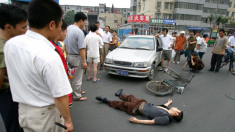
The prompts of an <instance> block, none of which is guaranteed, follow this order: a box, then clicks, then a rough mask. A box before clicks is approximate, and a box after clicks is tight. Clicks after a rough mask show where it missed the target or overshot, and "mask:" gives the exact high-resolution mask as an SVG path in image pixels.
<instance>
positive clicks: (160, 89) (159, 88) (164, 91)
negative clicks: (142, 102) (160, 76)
mask: <svg viewBox="0 0 235 132" xmlns="http://www.w3.org/2000/svg"><path fill="white" fill-rule="evenodd" d="M146 88H147V89H148V91H150V92H152V93H154V94H156V95H158V96H165V95H168V94H170V93H171V92H172V89H171V86H169V85H168V84H166V83H165V82H161V81H150V82H148V83H147V84H146Z"/></svg>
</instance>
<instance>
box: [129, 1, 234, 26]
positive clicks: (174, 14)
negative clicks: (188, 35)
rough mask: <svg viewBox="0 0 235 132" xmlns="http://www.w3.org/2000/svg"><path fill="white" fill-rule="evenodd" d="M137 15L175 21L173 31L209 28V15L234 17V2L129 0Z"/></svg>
mask: <svg viewBox="0 0 235 132" xmlns="http://www.w3.org/2000/svg"><path fill="white" fill-rule="evenodd" d="M131 2H134V3H133V4H131V6H132V7H131V8H133V9H134V7H135V2H136V14H137V15H149V16H151V18H156V19H174V20H176V23H174V24H175V29H176V30H185V27H210V22H209V20H208V16H209V15H211V13H216V14H222V15H223V16H224V17H225V16H233V17H235V0H131ZM132 12H133V13H134V11H132Z"/></svg>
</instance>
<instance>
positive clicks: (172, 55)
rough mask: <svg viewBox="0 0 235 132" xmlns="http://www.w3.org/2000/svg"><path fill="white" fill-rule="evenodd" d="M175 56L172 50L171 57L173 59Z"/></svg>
mask: <svg viewBox="0 0 235 132" xmlns="http://www.w3.org/2000/svg"><path fill="white" fill-rule="evenodd" d="M175 54H176V52H175V50H172V54H171V57H172V58H174V57H175Z"/></svg>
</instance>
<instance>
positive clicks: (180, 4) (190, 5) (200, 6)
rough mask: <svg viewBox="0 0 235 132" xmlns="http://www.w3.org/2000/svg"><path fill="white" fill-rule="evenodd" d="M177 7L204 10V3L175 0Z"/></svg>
mask: <svg viewBox="0 0 235 132" xmlns="http://www.w3.org/2000/svg"><path fill="white" fill-rule="evenodd" d="M175 8H184V9H192V10H203V4H195V3H186V2H175Z"/></svg>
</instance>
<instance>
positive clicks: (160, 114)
mask: <svg viewBox="0 0 235 132" xmlns="http://www.w3.org/2000/svg"><path fill="white" fill-rule="evenodd" d="M115 95H116V96H119V98H120V99H121V100H123V101H109V100H107V98H103V97H101V96H98V97H96V99H97V100H99V101H102V102H104V103H107V104H108V105H109V107H113V108H115V109H120V110H122V111H125V112H126V113H127V114H129V115H137V114H142V115H143V116H144V118H145V119H147V120H138V119H136V118H135V117H130V118H129V121H131V122H133V123H140V124H159V125H166V124H169V123H170V122H180V121H181V120H182V119H183V111H180V110H178V109H177V108H176V107H172V108H170V109H169V108H168V106H169V105H170V104H171V103H172V100H170V99H169V100H168V102H167V103H166V104H164V105H158V106H154V105H153V104H152V103H147V101H146V100H144V99H137V98H135V97H134V96H133V95H129V96H127V95H124V94H122V89H120V90H118V92H117V93H115Z"/></svg>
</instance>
